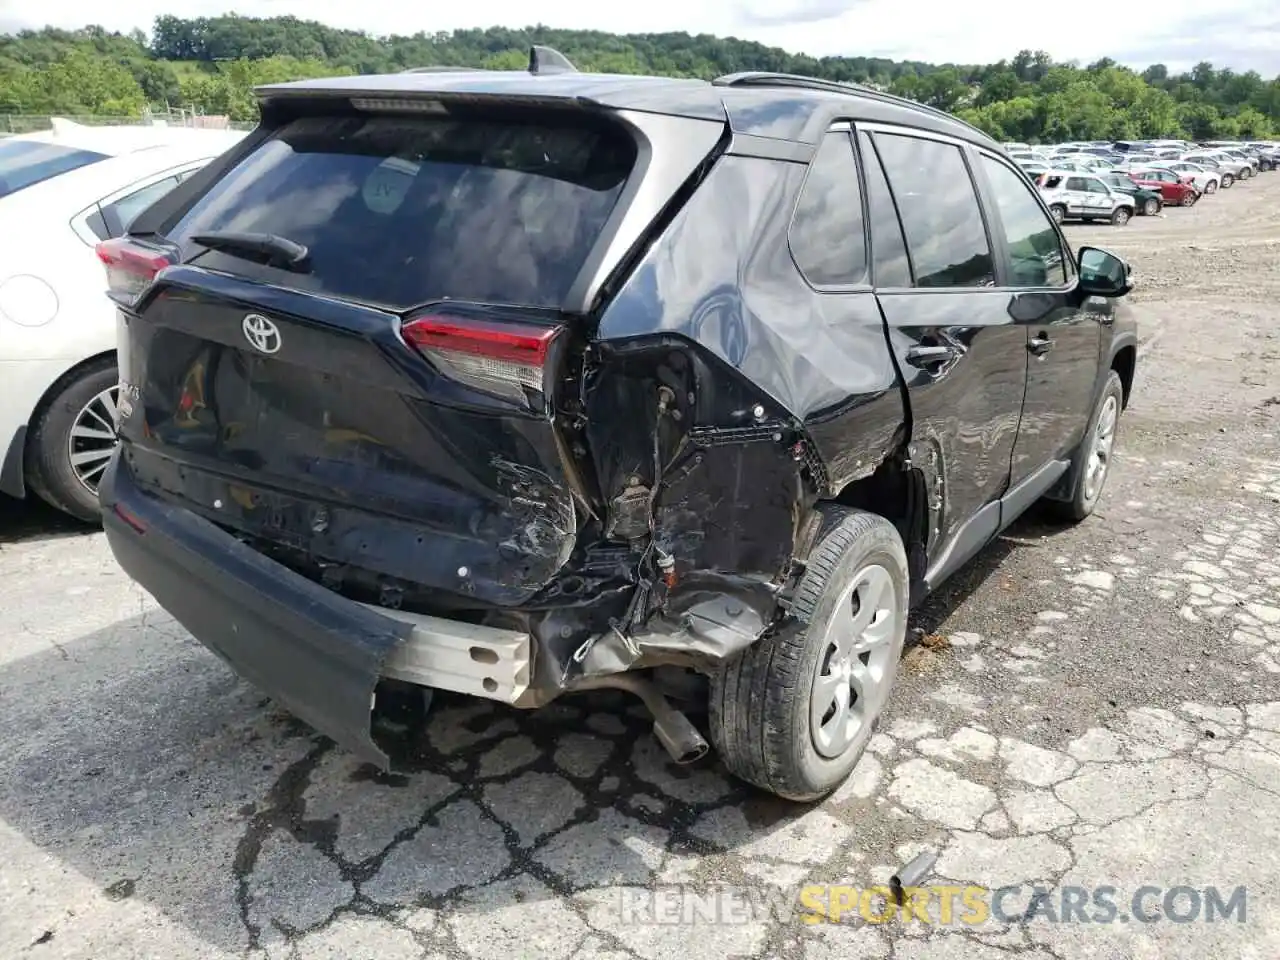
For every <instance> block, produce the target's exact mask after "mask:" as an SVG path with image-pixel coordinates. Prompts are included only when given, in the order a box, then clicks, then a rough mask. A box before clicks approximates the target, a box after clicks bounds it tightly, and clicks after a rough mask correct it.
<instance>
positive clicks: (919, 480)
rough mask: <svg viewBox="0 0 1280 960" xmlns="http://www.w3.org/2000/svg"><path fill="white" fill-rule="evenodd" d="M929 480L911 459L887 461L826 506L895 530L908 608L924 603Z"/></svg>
mask: <svg viewBox="0 0 1280 960" xmlns="http://www.w3.org/2000/svg"><path fill="white" fill-rule="evenodd" d="M930 482H931V481H930V478H929V476H928V475H927V474H926V470H925V468H924V466H923V465H921V464H915V463H913V462H912V460H911V459H910V456H909V455H908V456H894V457H890V458H889V459H886V460H885V461H884V462H883V463H881V464H880V466H879V467H878V468H876V470H875V472H874V473H872V474H871V475H870V476H867V477H862V478H861V479H858V480H854V481H852V482H850V483H848V484H846V485H845V486H844V487H842V488H841V489H840V491H839V492H838V493H837V494H836V495H835V496H834V497H832V498H831V499H830V500H829V501H824V502H829V503H835V504H839V505H840V506H842V507H849V508H852V509H855V510H862V511H865V512H867V513H874V514H877V515H878V516H881V517H883V518H884V519H886V520H888V521H889V522H890V523H892V524H893V525H894V527H895V528H897V531H898V535H899V536H900V537H901V538H902V545H903V548H904V549H905V550H906V553H907V570H908V572H909V573H910V575H911V605H912V606H914V605H915V604H916V603H917V602H918V601H919V600H920V599H923V589H924V575H925V571H926V570H927V569H928V567H929V547H930V546H931V544H930V531H931V530H932V528H933V527H934V525H935V523H936V516H935V512H934V511H935V509H936V508H935V507H934V505H932V504H931V503H930V501H929V496H928V490H929V486H930Z"/></svg>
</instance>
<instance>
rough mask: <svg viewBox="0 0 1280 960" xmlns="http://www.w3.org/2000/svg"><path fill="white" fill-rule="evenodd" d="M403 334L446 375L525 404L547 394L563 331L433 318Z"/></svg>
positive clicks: (416, 323)
mask: <svg viewBox="0 0 1280 960" xmlns="http://www.w3.org/2000/svg"><path fill="white" fill-rule="evenodd" d="M400 333H401V335H402V336H403V337H404V340H405V342H406V343H408V344H409V345H410V346H412V347H414V348H415V349H417V351H418V352H419V353H421V354H422V355H423V356H424V357H426V358H427V359H428V360H430V361H431V362H432V364H434V365H435V366H436V368H437V369H438V370H439V371H440V372H441V373H443V374H444V375H446V376H448V377H450V378H452V379H454V380H457V381H460V382H462V383H466V384H468V385H470V386H473V387H475V388H476V389H479V390H483V391H485V392H486V393H491V394H497V395H499V396H504V397H509V398H512V399H517V400H523V399H525V396H526V393H525V391H526V390H537V391H539V392H541V391H542V390H543V389H544V386H543V384H544V376H545V369H546V365H547V357H548V355H549V354H550V351H551V345H552V342H553V341H554V340H555V338H556V334H557V333H559V329H558V328H555V327H541V326H533V325H531V324H527V323H518V322H507V321H501V320H491V319H478V318H477V319H472V318H469V317H454V316H441V315H439V314H431V315H428V316H423V317H415V318H413V319H412V320H409V321H407V322H405V324H404V325H403V326H402V327H401V328H400Z"/></svg>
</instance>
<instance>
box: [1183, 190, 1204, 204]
mask: <svg viewBox="0 0 1280 960" xmlns="http://www.w3.org/2000/svg"><path fill="white" fill-rule="evenodd" d="M1199 199H1200V194H1198V193H1195V192H1194V191H1193V192H1191V193H1188V194H1187V195H1186V196H1184V197H1183V198H1182V206H1184V207H1194V206H1195V205H1196V201H1197V200H1199Z"/></svg>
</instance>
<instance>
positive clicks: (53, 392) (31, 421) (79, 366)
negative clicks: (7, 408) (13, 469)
mask: <svg viewBox="0 0 1280 960" xmlns="http://www.w3.org/2000/svg"><path fill="white" fill-rule="evenodd" d="M115 357H116V351H115V350H102V351H100V352H98V353H95V354H93V356H90V357H85V358H84V359H83V360H78V361H76V362H75V363H74V364H72V365H71V366H70V367H68V368H67V369H66V370H64V371H62V373H61V374H59V375H58V377H57V378H56V379H54V381H53V382H52V383H51V384H49V386H48V388H47V389H46V390H45V392H44V393H43V394H41V396H40V399H39V400H38V401H37V402H36V405H35V406H34V407H33V408H32V410H31V415H30V416H29V417H27V431H26V437H25V439H24V441H23V447H22V454H21V462H20V463H19V464H18V466H17V475H18V477H19V479H20V481H21V482H22V483H23V486H24V488H25V487H26V486H27V484H26V477H27V465H28V463H29V462H30V459H31V458H30V446H31V442H32V437H33V436H35V430H33V429H32V427H33V426H34V425H35V424H36V423H38V422H39V420H40V418H41V417H43V416H44V414H45V411H46V410H48V409H49V405H50V404H52V403H53V400H54V398H55V397H56V396H57V395H58V394H60V393H61V392H62V391H63V390H65V389H66V388H67V386H68V384H71V383H74V382H75V381H76V380H77V379H78V378H79V377H80V375H81V374H82V373H83V372H84V371H85V370H87V369H88V368H89V367H92V366H95V365H97V364H100V363H101V362H102V361H103V360H107V359H110V360H112V361H114V360H115ZM26 492H27V491H26V490H25V489H24V490H23V493H22V494H20V496H25V495H26ZM18 495H19V494H15V496H18Z"/></svg>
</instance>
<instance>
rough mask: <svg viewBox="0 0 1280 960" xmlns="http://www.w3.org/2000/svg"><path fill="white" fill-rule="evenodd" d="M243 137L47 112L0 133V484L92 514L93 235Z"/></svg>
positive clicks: (108, 441) (105, 383) (96, 309)
mask: <svg viewBox="0 0 1280 960" xmlns="http://www.w3.org/2000/svg"><path fill="white" fill-rule="evenodd" d="M243 136H244V134H243V133H238V132H234V131H229V130H197V129H189V128H180V127H158V126H144V127H84V126H80V125H77V124H73V123H67V122H65V121H61V120H55V121H54V129H53V130H52V131H48V132H44V133H37V134H27V135H23V136H16V137H9V138H6V139H3V140H0V263H2V264H3V266H0V493H6V494H9V495H10V496H15V497H23V496H26V495H27V494H28V493H35V494H37V495H39V496H40V497H41V498H42V499H44V500H46V501H48V502H49V503H50V504H52V505H53V506H55V507H57V508H58V509H60V510H63V511H65V512H67V513H69V514H71V515H73V516H75V517H79V518H80V519H82V520H86V521H92V520H94V519H96V517H97V516H98V491H97V486H98V480H99V478H100V477H101V476H102V472H103V471H104V470H105V469H106V466H107V460H108V459H109V457H110V455H111V451H112V449H113V448H114V446H115V433H114V413H115V403H116V397H117V393H118V386H117V380H118V377H117V373H116V353H115V351H116V321H115V307H114V305H113V304H112V303H111V302H110V301H109V300H108V299H107V297H106V295H105V289H106V284H105V281H104V279H103V272H102V264H101V263H100V262H99V260H98V257H97V255H96V254H95V252H94V245H95V244H97V243H98V242H99V241H101V240H106V239H109V238H111V237H117V236H120V235H121V234H123V233H124V232H125V230H126V228H127V227H128V225H129V223H130V221H132V220H133V218H134V217H136V216H137V215H138V214H139V213H141V212H142V211H143V210H144V209H146V208H147V207H149V206H151V204H153V203H154V202H155V201H156V200H158V199H159V198H160V197H162V196H163V195H164V194H166V193H168V192H169V191H170V190H171V189H173V188H174V187H175V186H177V185H178V183H180V182H181V181H182V180H183V179H184V178H186V177H188V176H190V175H191V174H192V173H195V172H196V171H197V170H199V169H200V168H201V167H203V166H204V165H205V164H206V163H208V162H209V161H210V160H211V159H213V158H214V157H216V156H218V155H219V154H221V153H224V152H225V151H227V150H228V149H230V148H231V147H232V146H233V145H234V144H235V143H236V142H237V141H239V140H240V139H241V138H242V137H243Z"/></svg>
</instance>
